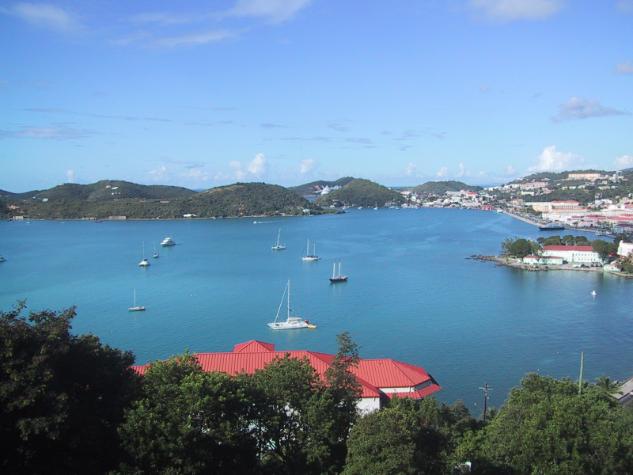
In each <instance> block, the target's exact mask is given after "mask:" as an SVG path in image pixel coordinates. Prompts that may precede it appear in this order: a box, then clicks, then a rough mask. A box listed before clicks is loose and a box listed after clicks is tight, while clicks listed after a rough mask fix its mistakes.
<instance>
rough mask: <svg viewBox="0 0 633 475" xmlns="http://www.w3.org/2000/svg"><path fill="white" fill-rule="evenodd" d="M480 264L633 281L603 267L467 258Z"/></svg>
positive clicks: (487, 257)
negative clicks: (591, 273)
mask: <svg viewBox="0 0 633 475" xmlns="http://www.w3.org/2000/svg"><path fill="white" fill-rule="evenodd" d="M466 259H471V260H474V261H480V262H492V263H494V264H495V265H497V266H502V267H510V268H512V269H519V270H524V271H529V272H546V271H550V270H553V271H573V272H594V273H596V272H599V273H600V274H603V275H604V274H610V275H614V276H616V277H623V278H625V279H633V274H625V273H624V272H614V271H605V270H604V269H603V268H602V267H574V266H573V265H572V264H562V265H560V266H547V265H534V264H524V263H522V262H518V261H516V260H513V259H516V258H511V257H501V256H484V255H472V256H469V257H466Z"/></svg>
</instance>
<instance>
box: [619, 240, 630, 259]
mask: <svg viewBox="0 0 633 475" xmlns="http://www.w3.org/2000/svg"><path fill="white" fill-rule="evenodd" d="M631 253H633V243H631V242H624V241H620V244H618V256H620V257H629V256H630V255H631Z"/></svg>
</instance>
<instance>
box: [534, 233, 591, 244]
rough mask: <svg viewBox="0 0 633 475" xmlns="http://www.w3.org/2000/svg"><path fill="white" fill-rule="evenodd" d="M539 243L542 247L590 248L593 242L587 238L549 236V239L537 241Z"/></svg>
mask: <svg viewBox="0 0 633 475" xmlns="http://www.w3.org/2000/svg"><path fill="white" fill-rule="evenodd" d="M537 242H538V243H539V244H540V245H541V246H590V245H591V241H589V239H587V238H586V237H585V236H572V235H566V236H563V237H560V236H548V237H540V238H538V239H537Z"/></svg>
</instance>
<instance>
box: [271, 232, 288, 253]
mask: <svg viewBox="0 0 633 475" xmlns="http://www.w3.org/2000/svg"><path fill="white" fill-rule="evenodd" d="M280 239H281V228H279V231H277V243H276V244H275V245H273V248H272V249H273V251H285V250H286V245H285V244H282V243H281V241H280Z"/></svg>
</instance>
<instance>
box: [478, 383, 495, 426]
mask: <svg viewBox="0 0 633 475" xmlns="http://www.w3.org/2000/svg"><path fill="white" fill-rule="evenodd" d="M479 389H481V390H482V391H483V393H484V422H486V415H487V414H488V391H492V388H491V387H490V386H488V383H485V384H484V385H483V386H480V387H479Z"/></svg>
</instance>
